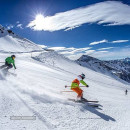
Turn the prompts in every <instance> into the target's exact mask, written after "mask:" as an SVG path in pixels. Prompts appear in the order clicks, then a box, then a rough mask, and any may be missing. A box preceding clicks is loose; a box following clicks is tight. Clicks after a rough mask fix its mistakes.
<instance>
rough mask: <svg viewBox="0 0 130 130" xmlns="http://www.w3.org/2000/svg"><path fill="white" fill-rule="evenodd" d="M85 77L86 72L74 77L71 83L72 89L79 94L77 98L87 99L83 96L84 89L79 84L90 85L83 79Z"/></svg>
mask: <svg viewBox="0 0 130 130" xmlns="http://www.w3.org/2000/svg"><path fill="white" fill-rule="evenodd" d="M84 79H85V74H81V75H79V76H78V77H77V78H76V79H74V80H73V81H72V84H71V90H73V91H74V92H76V93H77V94H78V95H77V100H86V99H85V98H83V90H82V89H81V88H80V87H79V84H80V83H81V84H83V85H84V86H86V87H89V86H88V85H87V84H86V83H85V82H84V81H83V80H84Z"/></svg>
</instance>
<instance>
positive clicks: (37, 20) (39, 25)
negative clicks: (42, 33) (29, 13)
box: [35, 14, 45, 29]
mask: <svg viewBox="0 0 130 130" xmlns="http://www.w3.org/2000/svg"><path fill="white" fill-rule="evenodd" d="M44 20H45V17H44V16H43V15H42V14H37V15H36V17H35V25H36V26H37V28H39V29H41V28H42V27H43V23H44Z"/></svg>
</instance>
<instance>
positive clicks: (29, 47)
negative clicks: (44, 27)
mask: <svg viewBox="0 0 130 130" xmlns="http://www.w3.org/2000/svg"><path fill="white" fill-rule="evenodd" d="M36 50H42V48H41V47H40V46H38V45H37V44H35V43H33V42H32V41H30V40H28V39H26V38H22V37H20V36H18V35H16V34H15V33H14V32H13V31H12V30H7V29H5V28H4V27H3V26H2V25H0V52H28V51H36Z"/></svg>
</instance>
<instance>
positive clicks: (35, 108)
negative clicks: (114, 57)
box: [0, 52, 130, 130]
mask: <svg viewBox="0 0 130 130" xmlns="http://www.w3.org/2000/svg"><path fill="white" fill-rule="evenodd" d="M7 56H9V54H8V55H7V54H0V60H1V61H4V58H5V57H7ZM16 67H17V70H15V71H14V70H13V69H12V70H10V72H12V73H14V74H15V75H14V74H10V75H6V76H4V75H3V73H2V71H1V73H0V117H1V118H0V130H115V129H116V130H129V129H130V123H129V122H130V116H129V115H130V103H129V100H130V95H129V92H128V95H127V96H126V95H125V92H124V91H125V89H128V91H129V90H130V86H129V84H123V83H121V82H119V81H117V80H115V79H113V78H111V77H108V76H106V75H103V74H101V73H98V72H95V71H93V70H90V69H88V68H84V67H82V66H80V65H78V64H76V63H75V62H72V61H70V60H68V59H66V58H64V57H63V56H61V55H58V54H57V53H55V52H44V53H41V54H40V55H38V56H35V57H33V58H31V57H30V55H29V54H24V53H22V54H17V58H16ZM82 72H83V73H85V75H86V79H85V81H86V83H87V84H88V85H89V86H90V87H89V88H82V89H83V90H84V97H85V98H87V99H89V100H98V101H99V104H100V105H101V106H100V107H99V108H91V107H88V106H87V105H86V104H81V103H74V102H71V101H68V100H67V98H75V97H76V94H75V93H73V92H68V93H67V92H66V93H65V92H64V93H63V92H62V93H61V91H63V90H65V91H68V90H69V88H66V89H65V88H64V86H65V85H70V84H71V82H72V80H73V79H74V78H76V77H77V75H79V74H81V73H82ZM10 116H36V120H10Z"/></svg>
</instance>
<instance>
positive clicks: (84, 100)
mask: <svg viewBox="0 0 130 130" xmlns="http://www.w3.org/2000/svg"><path fill="white" fill-rule="evenodd" d="M68 100H71V101H75V102H76V100H75V99H68ZM80 102H93V103H98V102H99V101H91V100H87V99H83V100H80Z"/></svg>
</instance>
